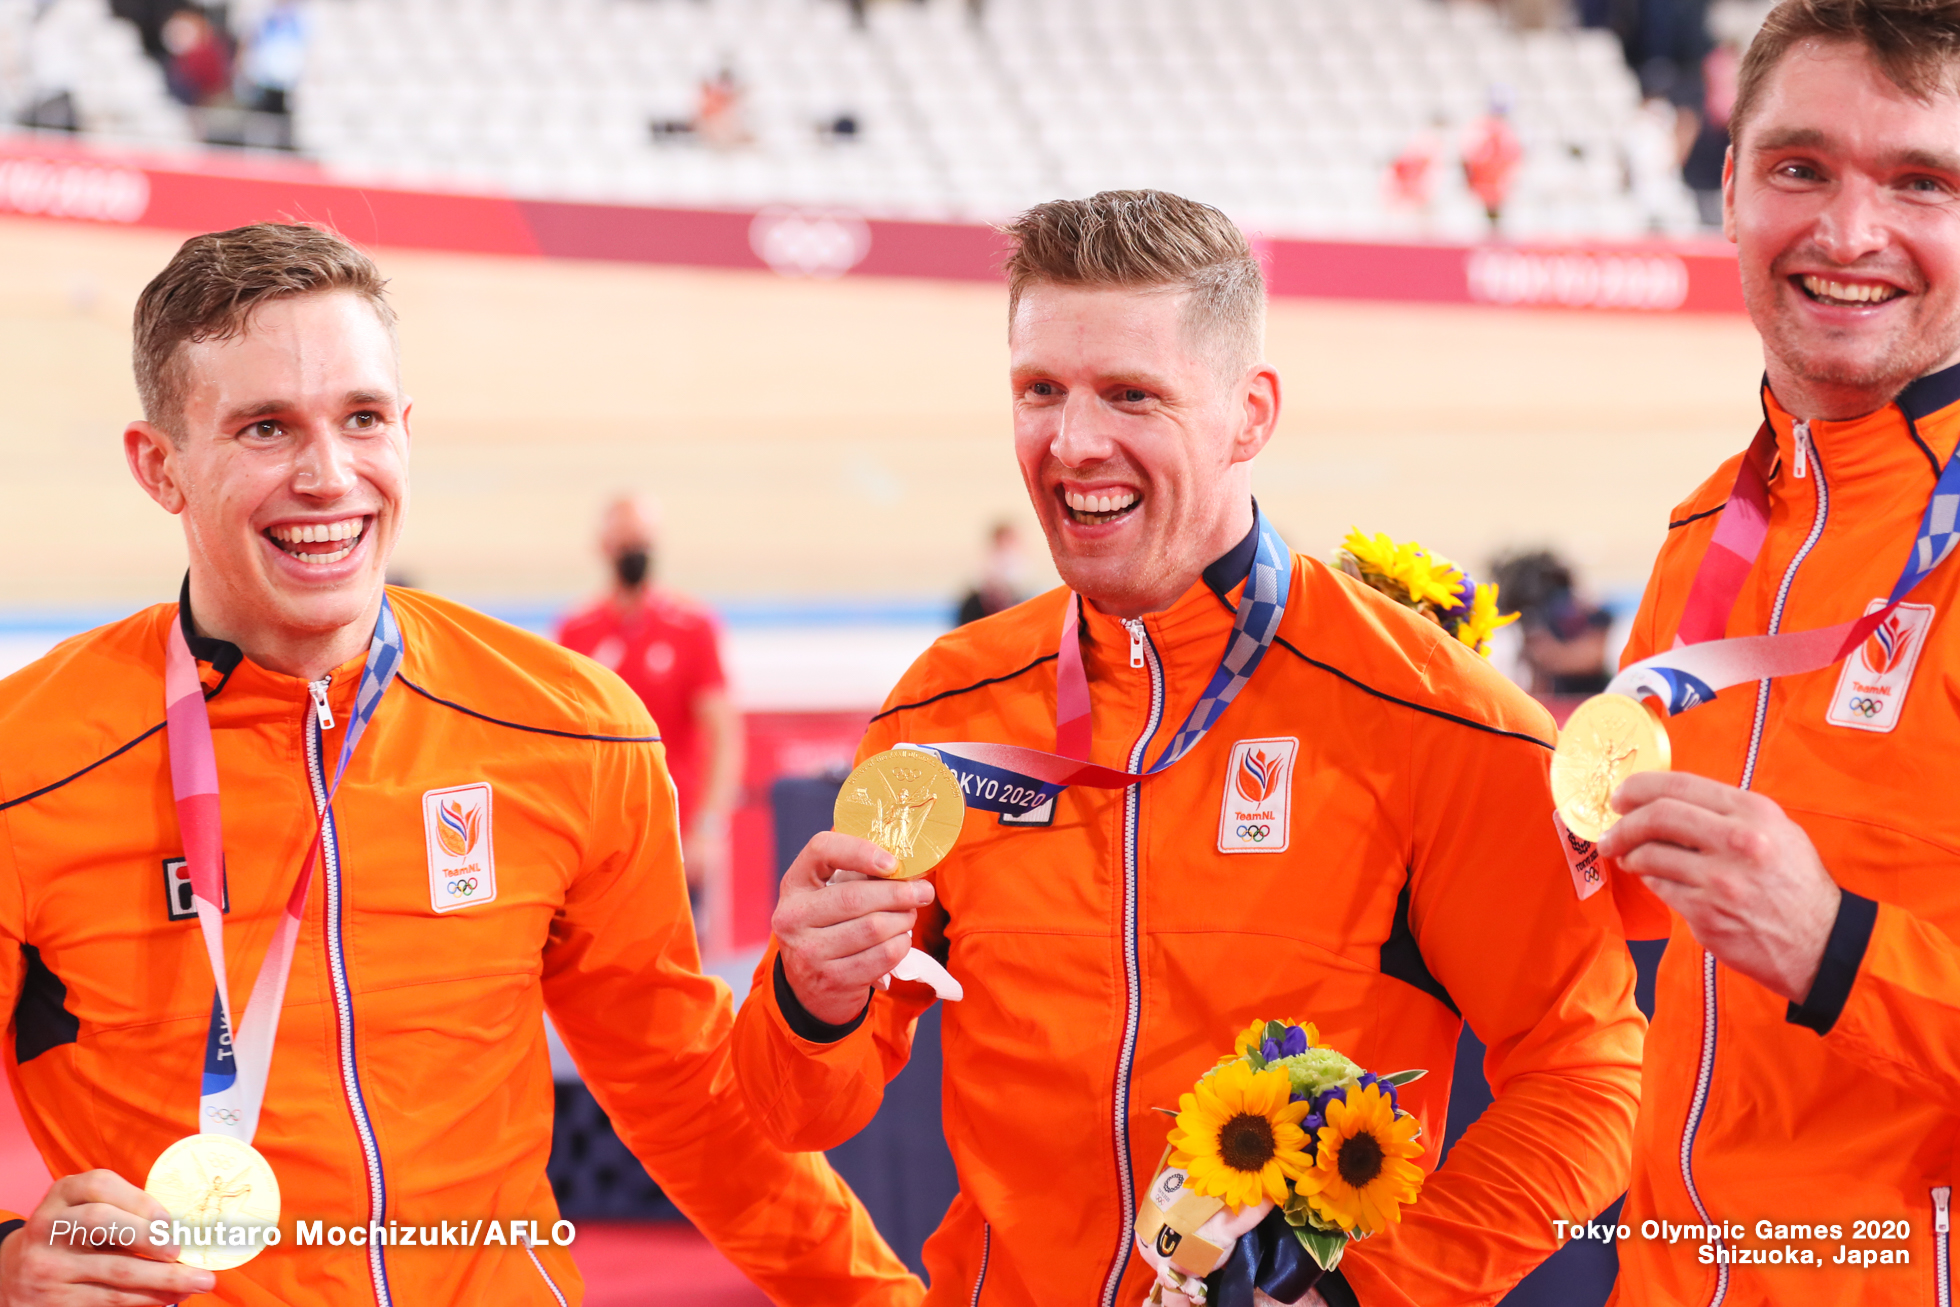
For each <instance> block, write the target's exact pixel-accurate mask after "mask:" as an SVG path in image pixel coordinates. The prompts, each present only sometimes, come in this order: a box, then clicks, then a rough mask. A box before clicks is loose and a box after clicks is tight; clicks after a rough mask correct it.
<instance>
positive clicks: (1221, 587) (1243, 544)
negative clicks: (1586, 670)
mask: <svg viewBox="0 0 1960 1307" xmlns="http://www.w3.org/2000/svg"><path fill="white" fill-rule="evenodd" d="M1252 514H1253V517H1252V525H1251V526H1250V527H1248V528H1246V533H1245V539H1243V540H1241V541H1239V542H1238V543H1237V544H1235V545H1233V546H1232V547H1231V548H1230V549H1228V550H1226V551H1225V552H1224V553H1223V554H1221V555H1219V557H1218V558H1216V559H1215V560H1213V562H1212V565H1211V566H1210V567H1207V568H1206V569H1205V572H1204V582H1205V584H1206V585H1207V586H1209V587H1210V588H1211V592H1212V593H1213V594H1215V595H1217V596H1218V597H1219V598H1220V599H1222V600H1224V601H1225V602H1226V603H1227V604H1230V603H1231V602H1232V591H1234V590H1236V589H1238V588H1239V587H1240V586H1241V585H1243V584H1245V579H1246V578H1247V577H1248V576H1251V575H1252V560H1253V558H1254V557H1256V556H1257V555H1258V553H1259V501H1258V500H1256V499H1255V500H1253V501H1252Z"/></svg>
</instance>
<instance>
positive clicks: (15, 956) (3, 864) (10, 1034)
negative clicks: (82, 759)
mask: <svg viewBox="0 0 1960 1307" xmlns="http://www.w3.org/2000/svg"><path fill="white" fill-rule="evenodd" d="M26 915H27V907H26V902H25V900H24V898H23V896H22V894H21V887H20V871H19V869H18V868H17V867H16V865H15V863H14V837H13V832H12V830H10V829H9V828H8V825H7V814H6V813H4V812H0V1012H4V1013H6V1014H7V1024H6V1028H5V1029H4V1030H0V1035H4V1036H5V1038H6V1049H7V1052H6V1059H7V1070H8V1077H7V1078H8V1079H9V1080H10V1081H13V1082H14V1083H15V1084H18V1083H19V1080H18V1077H17V1076H16V1075H15V1074H14V1053H13V1049H14V1031H13V1025H14V1009H15V1008H16V1007H18V1006H19V1003H20V987H21V983H22V977H23V976H24V975H25V974H26V972H27V955H26V954H25V953H23V952H22V951H21V946H22V945H23V944H25V943H26V942H27V920H26ZM14 1101H15V1102H16V1103H18V1104H19V1105H20V1107H21V1109H22V1111H25V1110H26V1107H27V1104H26V1103H25V1102H23V1101H22V1100H21V1096H20V1092H19V1090H18V1089H15V1090H14ZM26 1216H27V1214H26V1213H25V1212H9V1211H7V1210H6V1209H4V1208H0V1227H4V1226H6V1225H7V1224H8V1223H10V1222H13V1221H20V1220H25V1219H26ZM7 1233H10V1232H8V1231H4V1230H0V1240H4V1239H5V1238H6V1235H7Z"/></svg>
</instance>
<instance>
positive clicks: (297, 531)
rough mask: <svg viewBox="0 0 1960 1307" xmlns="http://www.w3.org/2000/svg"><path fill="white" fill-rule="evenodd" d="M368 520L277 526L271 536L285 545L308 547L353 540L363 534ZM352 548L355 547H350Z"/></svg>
mask: <svg viewBox="0 0 1960 1307" xmlns="http://www.w3.org/2000/svg"><path fill="white" fill-rule="evenodd" d="M365 522H366V519H365V518H359V517H349V518H343V519H341V520H340V521H338V522H309V523H307V524H305V525H302V526H275V527H273V528H272V530H271V533H270V534H271V536H272V538H273V539H274V540H277V541H278V542H279V543H280V544H283V545H308V544H316V543H323V542H325V541H328V540H353V539H355V538H357V537H358V536H359V535H360V534H361V528H362V526H363V525H365ZM348 547H349V548H352V547H353V546H351V545H350V546H348Z"/></svg>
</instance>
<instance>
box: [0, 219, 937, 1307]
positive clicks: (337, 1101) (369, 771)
mask: <svg viewBox="0 0 1960 1307" xmlns="http://www.w3.org/2000/svg"><path fill="white" fill-rule="evenodd" d="M382 286H383V283H382V281H381V277H380V275H379V273H378V272H377V271H376V270H375V267H374V265H373V264H372V263H371V262H370V261H369V260H368V259H367V257H366V256H365V255H363V254H361V253H360V252H359V251H357V250H355V249H354V248H353V247H352V246H350V245H348V244H347V243H346V242H344V241H343V240H341V239H340V238H339V237H337V236H335V235H333V234H331V233H328V232H324V231H320V230H316V229H313V228H310V227H300V226H280V225H274V224H262V225H259V226H253V227H244V228H240V229H238V230H235V231H228V232H219V233H215V234H212V235H207V236H199V237H197V238H195V239H193V240H191V241H189V242H188V243H186V244H185V245H184V246H183V248H182V249H181V250H180V251H179V252H178V253H177V255H176V257H175V258H173V259H172V260H171V262H170V264H169V266H168V267H166V268H165V269H164V271H163V272H162V273H161V274H159V275H158V277H157V278H156V279H155V280H154V281H153V282H151V283H150V285H149V286H148V287H147V288H146V289H145V290H144V292H143V294H142V297H141V299H140V300H139V301H138V304H137V310H136V349H135V359H136V375H137V388H138V391H139V393H140V395H141V397H142V401H143V409H144V414H145V420H143V421H141V422H135V423H132V424H131V425H130V427H129V428H128V430H127V431H126V432H125V433H124V437H123V443H124V448H125V452H126V453H127V455H128V461H129V466H130V470H131V471H132V472H133V473H134V474H135V477H136V479H137V481H138V482H139V483H140V484H141V485H142V487H143V488H144V490H145V491H147V492H148V493H149V494H150V496H151V497H152V498H154V499H155V500H156V501H157V503H158V504H160V505H161V506H162V507H163V508H164V509H165V510H166V511H168V512H170V513H173V514H175V515H177V517H178V518H179V519H180V521H181V522H182V524H183V528H184V538H185V542H186V544H187V546H188V552H189V556H190V567H189V574H188V577H187V579H186V581H185V584H184V588H183V592H182V594H181V596H180V597H179V599H178V601H177V602H176V603H171V604H160V605H158V606H156V607H153V608H150V609H148V610H146V611H144V612H141V613H138V614H137V615H135V616H134V617H131V618H128V619H126V620H124V621H121V622H117V623H115V624H113V625H110V626H106V627H103V628H101V629H99V630H96V631H91V632H89V633H87V634H85V635H82V636H78V637H76V638H75V639H73V640H70V641H68V642H67V643H65V644H63V645H61V646H59V647H58V648H57V649H56V650H55V651H54V652H53V653H51V654H49V655H48V656H47V657H46V658H44V659H42V660H41V661H40V662H38V663H35V664H33V665H32V666H30V667H28V668H25V669H24V670H22V671H20V672H18V673H16V674H15V675H13V676H11V677H8V678H7V679H6V680H5V681H0V740H4V741H5V747H4V748H0V1012H5V1013H6V1014H8V1031H7V1034H8V1038H7V1040H6V1043H5V1047H6V1053H5V1056H6V1058H7V1060H8V1066H7V1069H8V1072H9V1078H10V1079H11V1080H12V1082H13V1085H14V1088H15V1090H16V1093H17V1095H18V1098H19V1101H20V1106H21V1111H22V1115H23V1116H24V1117H25V1119H26V1122H27V1127H28V1130H29V1132H30V1133H31V1134H32V1135H33V1137H34V1140H35V1142H36V1144H38V1145H39V1147H40V1150H41V1154H42V1156H43V1157H44V1158H45V1159H46V1161H47V1164H48V1167H49V1169H50V1170H51V1171H52V1172H53V1173H54V1174H55V1175H57V1176H60V1177H62V1178H61V1179H59V1180H57V1181H56V1182H55V1184H54V1185H53V1187H52V1188H51V1189H50V1190H49V1191H48V1193H47V1196H46V1198H45V1200H44V1201H43V1202H42V1203H41V1204H40V1205H39V1206H38V1207H37V1208H36V1210H35V1211H34V1212H33V1213H31V1214H30V1215H28V1216H26V1217H25V1218H24V1220H23V1219H22V1218H13V1219H8V1214H7V1213H0V1238H4V1243H0V1304H4V1307H27V1305H29V1304H33V1305H36V1307H39V1305H40V1304H61V1305H63V1307H87V1305H90V1304H135V1303H174V1302H177V1301H179V1299H181V1298H183V1297H185V1296H187V1295H191V1294H209V1295H213V1297H212V1298H209V1299H207V1298H199V1299H198V1301H200V1302H202V1301H214V1300H215V1301H222V1302H228V1303H255V1304H263V1303H321V1304H325V1303H332V1304H336V1307H339V1305H341V1304H348V1303H365V1302H373V1303H376V1304H378V1305H381V1307H385V1305H386V1304H388V1303H391V1302H394V1301H397V1300H399V1301H402V1302H412V1303H462V1302H469V1303H533V1304H535V1303H541V1302H554V1301H555V1302H558V1303H561V1304H565V1303H573V1302H577V1301H578V1300H579V1298H580V1283H579V1276H578V1271H577V1269H576V1267H575V1266H574V1264H573V1260H572V1251H571V1249H570V1247H569V1246H566V1244H567V1240H568V1239H569V1238H570V1237H571V1233H572V1232H571V1231H570V1229H569V1227H559V1226H556V1225H555V1224H554V1223H555V1222H556V1219H557V1208H556V1205H555V1203H554V1201H553V1197H552V1189H551V1184H550V1182H549V1181H548V1180H547V1178H546V1176H545V1160H546V1157H547V1156H548V1154H549V1153H550V1150H551V1137H552V1129H551V1122H552V1103H553V1092H552V1080H551V1070H550V1064H549V1060H548V1056H547V1053H546V1048H545V1030H544V1021H543V1016H544V1012H545V1010H546V1009H547V1008H548V1009H549V1010H550V1012H551V1016H552V1019H553V1021H554V1022H555V1024H556V1025H557V1028H558V1030H559V1031H560V1032H561V1033H562V1034H563V1035H564V1038H565V1042H566V1044H567V1045H568V1046H569V1047H570V1048H571V1050H572V1053H573V1055H574V1056H575V1057H576V1058H577V1059H578V1062H579V1066H580V1069H581V1070H582V1071H583V1073H584V1075H585V1079H586V1083H587V1084H588V1085H589V1086H590V1087H591V1089H592V1091H593V1093H594V1094H595V1095H596V1096H597V1098H598V1099H599V1101H600V1102H601V1103H602V1104H603V1105H604V1106H605V1108H606V1109H607V1111H608V1113H609V1114H610V1115H611V1117H612V1120H613V1122H614V1124H615V1126H616V1127H617V1129H618V1131H619V1133H620V1135H621V1137H622V1138H624V1139H625V1140H626V1141H627V1143H628V1144H629V1145H630V1146H631V1147H632V1148H633V1150H634V1152H635V1153H636V1154H637V1155H638V1156H639V1157H640V1159H641V1160H642V1161H643V1162H645V1164H646V1166H647V1169H648V1170H649V1171H650V1172H651V1173H652V1174H653V1176H654V1177H655V1178H656V1179H658V1181H659V1182H660V1184H661V1186H662V1187H663V1188H664V1189H665V1190H666V1191H667V1193H668V1194H669V1195H671V1196H672V1197H673V1199H674V1200H675V1202H677V1203H678V1204H679V1205H680V1207H681V1208H682V1210H684V1211H686V1212H687V1213H688V1214H689V1215H690V1216H692V1217H693V1218H694V1220H695V1221H696V1223H697V1224H698V1225H699V1226H700V1227H701V1228H702V1229H703V1230H704V1231H705V1232H706V1233H707V1235H708V1237H709V1238H710V1239H712V1240H713V1241H714V1242H715V1243H716V1244H717V1245H718V1246H720V1248H721V1249H722V1250H723V1251H724V1252H725V1253H726V1254H727V1255H728V1256H729V1258H730V1259H731V1260H733V1261H734V1262H735V1263H736V1264H737V1265H739V1266H741V1267H742V1268H743V1269H744V1270H746V1271H747V1272H748V1274H749V1275H750V1276H751V1277H752V1278H754V1279H755V1280H756V1281H757V1283H759V1284H761V1285H762V1286H763V1287H764V1288H766V1289H767V1290H769V1292H770V1293H771V1295H772V1297H773V1298H774V1299H775V1300H776V1301H778V1302H783V1303H797V1304H805V1303H834V1304H859V1303H891V1304H903V1303H910V1302H915V1301H917V1299H918V1296H919V1285H918V1281H917V1280H916V1279H915V1278H913V1277H912V1276H910V1275H909V1274H907V1273H906V1272H905V1270H904V1268H903V1267H902V1266H901V1265H900V1264H899V1263H898V1262H897V1260H896V1259H895V1258H894V1257H893V1256H892V1255H891V1253H890V1251H889V1250H888V1249H887V1248H885V1246H884V1244H883V1243H882V1242H881V1241H880V1240H879V1238H878V1236H877V1234H876V1232H875V1231H874V1230H873V1229H872V1228H871V1226H870V1224H869V1221H868V1220H867V1218H866V1216H865V1214H864V1211H863V1209H862V1207H860V1206H859V1205H858V1204H857V1202H856V1200H855V1199H854V1198H853V1197H852V1196H851V1194H850V1191H849V1190H848V1189H846V1188H845V1187H844V1186H843V1184H842V1182H841V1181H840V1180H838V1178H837V1177H836V1175H835V1174H834V1173H833V1172H832V1171H831V1170H830V1168H829V1167H828V1165H827V1164H825V1163H824V1162H823V1160H822V1159H820V1158H810V1157H791V1156H787V1155H785V1154H784V1153H782V1152H781V1151H779V1150H778V1149H776V1148H775V1147H774V1146H772V1145H770V1144H769V1143H768V1142H766V1141H765V1140H764V1139H763V1138H762V1136H761V1134H760V1133H759V1132H758V1131H757V1129H756V1128H755V1126H754V1124H753V1122H752V1121H751V1118H750V1115H749V1113H748V1111H747V1109H746V1108H745V1107H744V1105H743V1102H742V1098H741V1096H740V1095H739V1094H738V1093H736V1092H735V1088H734V1084H733V1079H732V1074H731V1070H730V1064H729V1043H728V1039H729V1031H730V1025H731V1022H732V1020H733V1013H732V1011H731V1006H730V1001H729V994H728V990H727V987H726V986H725V985H723V984H722V983H721V982H720V981H718V980H711V979H706V978H704V977H703V976H702V975H701V974H700V970H699V965H698V961H697V958H696V954H695V944H694V932H693V929H692V924H691V922H690V920H689V917H688V911H687V895H686V890H685V886H684V883H683V878H682V873H681V859H680V847H679V839H678V834H677V831H676V829H675V823H674V817H673V813H674V804H673V790H672V787H671V785H670V784H669V781H668V778H667V772H666V768H665V766H664V764H663V762H662V756H661V747H660V743H659V737H658V733H657V728H656V727H655V725H654V723H653V722H652V721H650V720H649V719H648V718H647V716H646V713H645V710H644V709H643V708H642V707H641V705H640V703H639V701H638V700H637V699H636V698H635V697H634V696H633V695H632V693H631V692H630V691H628V690H627V688H626V687H625V685H624V684H622V683H621V682H620V681H619V680H618V679H617V678H616V677H614V676H613V675H612V674H611V673H609V672H605V671H603V670H602V669H600V668H599V667H598V666H597V665H596V664H594V663H592V662H590V661H589V660H587V659H584V658H580V657H578V656H576V655H573V654H570V653H568V652H565V651H563V650H560V649H558V648H557V647H556V646H554V645H552V644H550V643H548V642H546V641H544V640H541V639H537V638H535V637H532V636H530V635H527V634H525V633H523V632H520V631H517V630H515V629H513V628H511V627H508V626H505V625H503V624H501V623H499V622H494V621H492V620H490V619H488V618H485V617H483V616H481V615H479V614H476V613H473V612H471V611H469V610H468V609H465V608H463V607H461V606H459V605H456V604H453V603H449V602H446V601H444V600H440V599H437V598H434V597H432V596H430V595H426V594H418V593H416V592H414V591H410V590H402V589H398V588H388V587H385V586H384V582H383V578H384V575H385V569H386V566H387V562H388V556H389V553H390V551H391V550H392V549H393V547H394V544H395V541H396V540H397V538H398V537H399V536H400V534H401V529H402V522H403V515H404V513H405V512H406V510H407V507H408V450H409V413H410V404H409V401H408V399H407V397H406V396H405V395H404V394H403V393H402V389H401V383H400V380H399V373H398V367H397V357H396V344H395V337H394V314H393V312H392V311H391V310H390V309H389V307H388V305H387V303H386V301H385V300H384V298H383V296H382ZM166 701H168V702H167V704H166ZM316 882H317V883H316ZM227 964H228V965H227ZM221 966H225V967H227V971H226V974H227V975H228V978H229V984H225V983H224V981H223V980H219V981H217V982H215V983H214V975H215V974H217V973H218V971H219V968H220V967H221ZM253 977H256V978H257V979H256V981H254V980H253ZM248 995H249V996H250V997H249V1001H248ZM227 997H228V1002H226V1001H225V1000H226V999H227ZM200 1132H202V1136H203V1140H204V1142H205V1143H207V1144H208V1143H209V1142H210V1137H211V1136H214V1135H218V1136H229V1137H230V1138H231V1139H232V1140H236V1141H243V1142H248V1143H250V1144H252V1145H254V1146H256V1148H257V1149H258V1150H259V1152H260V1153H261V1154H263V1156H264V1158H265V1160H266V1161H267V1162H268V1163H269V1164H270V1166H271V1169H272V1172H273V1175H274V1177H275V1178H276V1180H277V1183H278V1188H279V1193H280V1197H281V1198H282V1199H283V1208H282V1215H281V1219H280V1229H281V1233H282V1235H283V1239H282V1241H281V1243H280V1244H279V1246H277V1247H274V1248H272V1249H270V1250H269V1251H267V1252H265V1253H263V1254H262V1255H260V1256H259V1257H258V1258H257V1259H256V1260H254V1261H250V1262H248V1263H246V1264H245V1265H244V1266H242V1267H239V1268H237V1269H230V1270H220V1271H218V1272H217V1273H216V1274H215V1275H214V1274H213V1272H211V1271H209V1270H199V1269H195V1268H193V1267H192V1266H190V1265H185V1264H182V1263H180V1262H178V1261H176V1260H175V1259H176V1257H177V1253H178V1248H177V1247H175V1246H166V1247H161V1248H159V1247H155V1246H153V1245H152V1244H151V1243H150V1240H149V1236H148V1231H149V1228H150V1227H149V1222H150V1221H151V1220H152V1219H155V1218H158V1217H160V1216H162V1215H163V1211H162V1208H161V1207H160V1206H159V1205H158V1203H157V1201H156V1200H155V1199H153V1198H151V1197H150V1196H149V1195H147V1194H145V1193H144V1192H143V1191H142V1190H140V1189H139V1188H137V1186H138V1185H140V1184H142V1183H143V1182H144V1180H145V1177H146V1175H147V1174H148V1173H149V1171H150V1168H151V1166H152V1164H153V1163H155V1162H156V1160H157V1158H158V1156H159V1155H160V1154H162V1153H163V1152H164V1150H165V1148H166V1147H167V1146H169V1145H171V1144H172V1143H173V1141H176V1140H178V1139H180V1138H182V1137H184V1136H189V1135H193V1134H198V1133H200ZM231 1146H232V1147H233V1148H234V1149H235V1148H236V1147H237V1145H231ZM220 1174H223V1173H220ZM211 1179H212V1175H211V1173H206V1174H205V1175H204V1177H203V1178H202V1179H201V1180H199V1181H198V1183H200V1184H206V1183H210V1181H211ZM248 1180H249V1177H248ZM253 1183H256V1182H253ZM226 1192H227V1193H231V1194H234V1195H235V1194H236V1193H237V1192H238V1186H236V1185H232V1184H230V1183H229V1182H227V1186H226ZM254 1201H258V1199H256V1198H255V1199H254ZM179 1214H180V1215H187V1214H186V1213H179ZM520 1222H521V1225H519V1224H516V1223H520ZM304 1226H310V1227H311V1229H312V1232H313V1238H312V1239H311V1240H309V1239H307V1238H305V1237H304V1236H303V1235H302V1233H301V1230H302V1228H303V1227H304ZM132 1227H135V1228H132ZM519 1229H521V1230H522V1234H521V1235H519V1234H515V1233H513V1232H514V1231H516V1230H519ZM471 1231H474V1233H470V1232H471ZM111 1232H117V1233H115V1234H112V1233H111ZM121 1232H127V1237H122V1234H121ZM533 1232H535V1234H534V1233H533ZM534 1240H535V1241H536V1242H535V1246H534ZM309 1243H311V1244H312V1246H310V1247H309V1246H307V1245H308V1244H309Z"/></svg>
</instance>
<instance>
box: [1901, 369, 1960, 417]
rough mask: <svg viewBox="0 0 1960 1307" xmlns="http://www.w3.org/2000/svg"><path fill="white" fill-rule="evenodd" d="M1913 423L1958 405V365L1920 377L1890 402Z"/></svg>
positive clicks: (1959, 375)
mask: <svg viewBox="0 0 1960 1307" xmlns="http://www.w3.org/2000/svg"><path fill="white" fill-rule="evenodd" d="M1892 402H1893V403H1895V404H1897V405H1898V406H1899V409H1900V411H1901V412H1903V413H1904V414H1905V415H1906V416H1907V417H1908V418H1910V419H1911V420H1912V421H1914V422H1923V421H1925V420H1926V419H1927V418H1929V417H1931V416H1933V414H1935V413H1937V412H1939V411H1940V410H1941V409H1943V408H1946V407H1948V406H1950V405H1952V404H1956V403H1960V363H1956V364H1954V365H1953V366H1952V367H1950V368H1942V369H1940V370H1939V371H1938V372H1929V373H1927V374H1926V375H1925V376H1923V377H1920V378H1919V379H1918V380H1917V381H1914V382H1913V383H1912V384H1911V385H1909V386H1907V387H1906V388H1905V389H1904V390H1902V391H1900V392H1899V397H1898V398H1897V399H1895V400H1893V401H1892Z"/></svg>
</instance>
